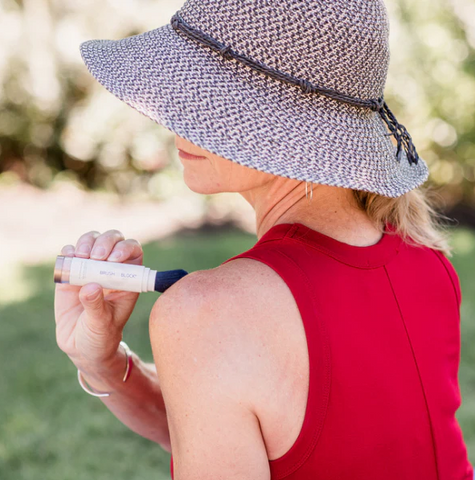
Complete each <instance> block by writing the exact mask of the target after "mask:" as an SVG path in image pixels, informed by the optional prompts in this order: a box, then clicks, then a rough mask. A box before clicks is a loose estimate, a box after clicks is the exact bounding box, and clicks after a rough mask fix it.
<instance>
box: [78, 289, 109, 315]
mask: <svg viewBox="0 0 475 480" xmlns="http://www.w3.org/2000/svg"><path fill="white" fill-rule="evenodd" d="M79 300H80V302H81V303H82V306H83V307H84V310H85V311H86V313H87V315H88V316H89V317H92V318H100V317H103V314H104V291H103V290H102V287H101V286H100V285H99V284H98V283H88V284H86V285H84V286H83V287H82V288H81V290H80V291H79Z"/></svg>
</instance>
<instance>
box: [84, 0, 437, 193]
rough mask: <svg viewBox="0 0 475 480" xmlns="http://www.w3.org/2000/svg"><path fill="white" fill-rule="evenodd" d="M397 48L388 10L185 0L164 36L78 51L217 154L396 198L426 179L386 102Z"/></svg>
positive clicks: (99, 74) (135, 102)
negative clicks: (392, 52) (391, 57)
mask: <svg viewBox="0 0 475 480" xmlns="http://www.w3.org/2000/svg"><path fill="white" fill-rule="evenodd" d="M388 36H389V23H388V16H387V11H386V8H385V6H384V3H383V2H382V1H381V0H332V1H321V0H306V1H301V0H278V1H267V0H188V1H187V2H186V3H185V4H184V5H183V7H182V8H181V9H180V10H179V11H178V12H176V13H175V15H174V16H173V17H172V19H171V21H170V23H168V24H166V25H164V26H161V27H159V28H156V29H154V30H151V31H148V32H145V33H142V34H139V35H134V36H131V37H128V38H124V39H121V40H90V41H87V42H84V43H82V44H81V46H80V50H81V55H82V58H83V60H84V62H85V64H86V65H87V67H88V69H89V71H90V72H91V74H92V75H93V76H94V77H95V78H96V79H97V80H98V81H99V82H100V83H101V84H102V85H103V86H104V87H105V88H107V89H108V90H109V91H110V92H111V93H112V94H114V95H115V96H117V97H118V98H119V99H120V100H122V101H123V102H125V103H127V104H128V105H130V106H131V107H133V108H134V109H136V110H138V111H139V112H141V113H143V114H144V115H146V116H147V117H149V118H151V119H152V120H154V121H155V122H157V123H158V124H160V125H163V126H164V127H166V128H167V129H169V130H171V131H172V132H174V133H176V134H177V135H179V136H180V137H183V138H185V139H187V140H189V141H190V142H192V143H193V144H195V145H197V146H199V147H201V148H203V149H205V150H208V151H209V152H212V153H214V154H217V155H219V156H221V157H224V158H226V159H229V160H232V161H234V162H237V163H238V164H241V165H245V166H247V167H251V168H255V169H257V170H260V171H263V172H268V173H272V174H275V175H279V176H283V177H288V178H293V179H297V180H304V181H308V182H313V183H321V184H326V185H333V186H339V187H345V188H352V189H358V190H364V191H368V192H375V193H379V194H380V195H385V196H388V197H398V196H400V195H403V194H404V193H406V192H408V191H409V190H412V189H414V188H416V187H418V186H420V185H421V184H423V183H424V182H425V181H426V180H427V178H428V175H429V172H428V168H427V165H426V163H425V162H424V160H423V159H422V158H420V157H419V156H418V154H417V152H416V150H415V147H414V145H413V144H412V140H411V137H410V135H409V133H408V132H407V130H406V129H405V128H404V126H403V125H401V124H399V123H398V122H397V120H396V119H395V117H394V115H393V114H392V112H391V111H390V110H389V107H388V106H387V104H386V102H385V101H384V98H383V97H384V96H383V92H384V87H385V83H386V77H387V71H388V66H389V44H388ZM391 136H393V137H394V138H395V140H397V144H398V146H396V145H394V144H393V142H392V141H391Z"/></svg>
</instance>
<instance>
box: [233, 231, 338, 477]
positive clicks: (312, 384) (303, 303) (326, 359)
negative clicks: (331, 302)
mask: <svg viewBox="0 0 475 480" xmlns="http://www.w3.org/2000/svg"><path fill="white" fill-rule="evenodd" d="M275 240H276V241H268V242H265V243H258V244H256V245H255V246H254V247H253V248H251V249H250V250H248V251H246V252H243V253H241V254H239V255H236V256H235V257H232V258H230V259H229V260H226V262H224V263H227V262H230V261H232V260H235V259H238V258H249V259H253V260H257V261H259V262H262V263H264V264H265V265H267V266H268V267H270V268H272V269H273V270H274V271H275V272H276V273H277V274H278V275H279V276H280V277H281V278H282V280H283V281H284V282H285V283H286V285H287V286H288V288H289V289H290V292H291V293H292V295H293V297H294V300H295V302H296V304H297V306H298V308H299V311H300V315H301V317H302V322H303V326H304V328H305V334H306V339H307V348H308V355H309V372H310V374H309V377H310V379H309V392H308V398H307V405H306V411H305V418H304V422H303V425H302V428H301V431H300V434H299V436H298V438H297V440H296V441H295V443H294V444H293V446H292V447H291V449H290V450H289V451H288V452H287V453H286V454H284V455H283V456H282V457H280V458H278V459H274V460H270V461H269V464H270V470H271V474H272V479H273V480H275V479H281V478H284V477H286V476H288V475H290V474H291V473H292V472H294V471H295V470H297V469H298V468H299V467H300V466H301V465H302V464H303V463H304V462H305V461H306V460H307V459H308V458H309V456H310V455H311V453H312V451H313V450H314V448H315V446H316V444H317V442H318V439H319V437H320V434H321V431H322V429H323V424H324V421H325V417H326V412H327V407H328V402H329V395H330V384H331V361H330V355H331V352H330V343H329V339H328V334H327V331H326V327H325V324H324V322H323V321H322V320H321V319H320V318H319V317H318V311H317V302H316V298H315V285H312V284H311V282H310V279H309V278H308V277H307V275H306V274H305V272H304V271H303V270H302V268H300V266H299V265H298V264H297V263H296V262H295V261H294V259H292V258H290V257H289V256H288V255H287V254H286V253H285V252H284V251H283V249H280V248H279V245H281V242H294V241H293V240H292V238H291V237H289V236H285V235H284V236H283V237H281V238H280V239H275ZM294 243H295V242H294ZM296 245H298V244H296Z"/></svg>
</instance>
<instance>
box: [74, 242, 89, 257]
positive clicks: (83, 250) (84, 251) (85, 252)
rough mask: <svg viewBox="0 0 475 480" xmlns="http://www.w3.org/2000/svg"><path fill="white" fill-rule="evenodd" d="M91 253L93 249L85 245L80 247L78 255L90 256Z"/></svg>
mask: <svg viewBox="0 0 475 480" xmlns="http://www.w3.org/2000/svg"><path fill="white" fill-rule="evenodd" d="M90 251H91V247H90V246H89V245H87V244H86V243H84V244H83V245H79V248H78V250H77V253H82V254H83V255H89V252H90Z"/></svg>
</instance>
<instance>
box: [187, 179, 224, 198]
mask: <svg viewBox="0 0 475 480" xmlns="http://www.w3.org/2000/svg"><path fill="white" fill-rule="evenodd" d="M184 181H185V184H186V186H187V187H188V188H189V189H190V190H191V191H192V192H195V193H201V194H202V195H212V194H214V193H222V192H224V191H225V190H222V189H221V188H219V187H218V186H217V185H213V184H210V183H207V182H199V181H196V180H195V181H191V180H189V179H187V178H186V177H185V179H184Z"/></svg>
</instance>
